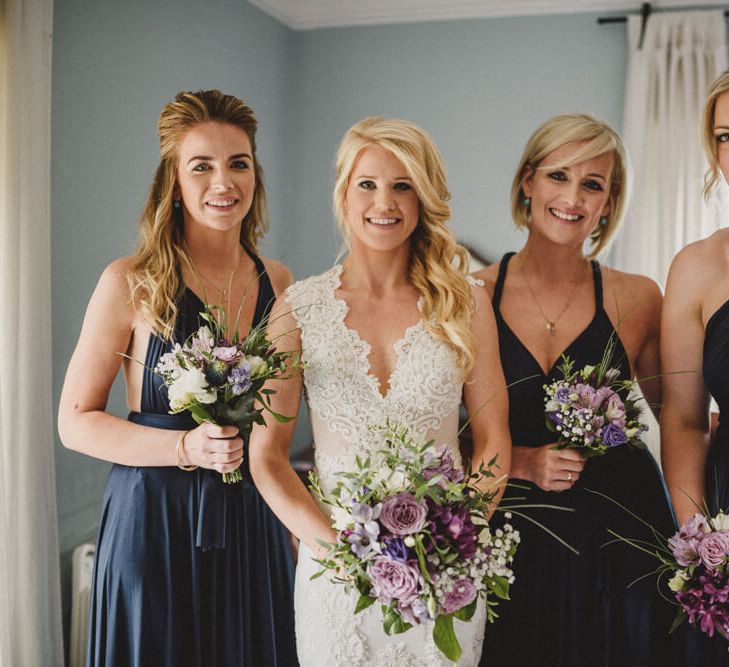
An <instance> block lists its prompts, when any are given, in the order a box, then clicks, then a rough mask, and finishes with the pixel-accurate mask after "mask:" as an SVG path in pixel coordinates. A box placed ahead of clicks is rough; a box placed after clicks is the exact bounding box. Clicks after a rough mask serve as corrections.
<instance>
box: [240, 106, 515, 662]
mask: <svg viewBox="0 0 729 667" xmlns="http://www.w3.org/2000/svg"><path fill="white" fill-rule="evenodd" d="M448 199H449V193H448V189H447V184H446V177H445V169H444V167H443V162H442V159H441V157H440V154H439V152H438V150H437V148H436V146H435V144H434V142H433V140H432V139H431V138H430V137H429V136H428V135H427V134H426V133H425V132H424V131H423V130H421V129H420V128H418V127H417V126H415V125H414V124H412V123H409V122H407V121H403V120H390V119H384V118H367V119H365V120H363V121H361V122H359V123H356V124H355V125H354V126H353V127H352V128H350V129H349V131H348V132H347V133H346V134H345V136H344V138H343V140H342V143H341V145H340V148H339V152H338V154H337V159H336V182H335V186H334V210H335V214H336V217H337V219H338V221H339V224H340V225H341V227H342V229H343V232H344V237H345V240H346V247H347V251H348V252H347V256H346V259H345V260H344V262H343V263H342V264H337V265H336V266H334V267H333V268H332V269H330V270H329V271H327V272H326V273H324V274H322V275H319V276H314V277H312V278H308V279H306V280H302V281H299V282H297V283H295V284H294V285H292V286H291V287H289V289H288V290H287V291H286V296H285V297H283V298H281V299H279V303H278V304H277V308H276V309H275V310H276V311H277V312H278V313H279V314H280V316H279V317H278V318H277V319H276V320H275V323H274V324H273V325H272V326H273V329H274V330H276V331H278V332H279V333H280V335H281V336H282V338H281V341H282V343H281V344H282V345H285V346H287V347H288V348H289V349H297V350H298V349H301V350H302V355H303V360H304V361H305V363H306V366H305V370H304V373H303V385H304V386H305V387H306V398H307V402H308V406H309V414H310V418H311V423H312V428H313V432H314V441H315V446H316V449H315V462H316V467H317V471H318V475H319V479H320V481H321V485H322V488H323V489H324V491H325V492H330V491H331V490H332V487H333V486H334V484H336V480H337V473H338V472H342V471H351V470H353V469H354V468H355V459H356V458H357V457H361V458H365V457H367V456H372V457H373V458H374V460H376V458H377V456H378V453H377V452H378V450H379V449H380V447H381V443H380V442H379V439H378V438H379V436H378V433H377V430H376V429H374V430H373V428H372V427H377V426H381V425H384V424H385V423H387V422H389V423H390V424H398V425H400V426H404V427H407V428H408V429H409V430H410V432H411V434H412V435H413V436H414V437H416V438H424V439H426V440H430V439H434V440H437V442H438V443H444V444H447V446H448V447H449V448H451V451H452V454H453V458H454V460H455V461H456V465H461V456H460V453H459V450H458V436H457V434H458V409H459V405H460V403H461V396H463V400H464V401H465V404H466V407H467V409H468V410H469V414H470V416H471V426H472V430H473V435H474V454H473V465H474V467H476V468H478V466H479V464H480V463H484V464H485V463H487V462H488V461H490V460H491V459H492V458H493V457H494V456H498V464H499V465H500V466H501V470H502V472H503V473H504V474H506V472H507V471H508V468H509V457H510V451H509V438H508V432H507V425H506V412H507V406H506V388H505V386H504V380H503V376H502V374H501V371H500V367H499V364H498V348H497V344H496V333H495V329H494V321H493V313H492V311H491V307H490V305H489V304H488V301H487V300H486V298H485V291H484V290H483V288H482V287H479V286H477V285H471V284H469V280H468V279H467V276H466V274H465V272H464V268H465V267H464V254H463V249H462V248H460V247H459V246H458V245H457V244H456V243H455V241H454V239H453V235H452V232H451V231H450V230H449V228H448V226H447V221H448V218H449V217H450V208H449V205H448ZM283 341H286V342H285V343H284V342H283ZM476 341H479V344H478V345H477V344H476ZM300 388H301V382H299V383H298V385H297V384H296V383H294V382H293V381H287V382H286V383H282V384H281V385H280V386H278V387H276V389H277V390H278V393H277V394H276V397H275V406H277V407H275V408H274V409H277V410H283V411H284V412H286V411H288V413H290V412H291V411H293V410H295V409H296V407H298V404H299V398H300ZM272 427H273V428H271V429H269V430H264V429H258V430H256V431H254V433H253V435H252V438H251V471H252V473H253V477H254V479H255V480H256V484H257V485H258V487H259V489H260V490H261V493H262V494H263V496H264V497H265V498H266V500H267V501H268V503H269V504H270V506H271V508H272V509H273V510H274V512H276V513H277V514H278V516H279V517H280V518H281V520H282V521H283V522H284V523H285V524H286V525H287V526H288V527H289V529H290V530H291V531H292V532H293V533H294V534H295V535H296V536H297V537H299V539H300V540H301V546H300V549H299V558H298V564H297V575H296V626H297V648H298V654H299V660H300V661H301V664H302V665H316V666H317V667H320V666H326V665H332V666H334V665H345V664H358V665H359V664H362V665H370V664H372V665H379V664H391V663H392V664H395V663H397V664H418V665H420V664H423V665H430V664H440V663H439V659H438V658H437V653H436V649H435V646H434V644H433V639H432V634H431V630H432V628H431V626H430V625H429V624H424V625H417V626H416V627H414V628H413V629H412V630H409V631H408V632H407V633H405V634H403V635H398V636H397V637H389V636H387V635H385V633H384V632H383V630H382V622H381V615H380V610H379V609H378V608H375V607H371V608H370V609H367V610H365V611H363V612H361V613H359V614H357V615H356V616H355V615H354V613H353V610H354V607H355V603H356V597H355V596H353V595H352V594H351V593H348V592H345V590H344V589H343V587H341V586H336V585H334V584H332V583H330V582H328V581H327V580H326V578H324V577H320V578H318V579H315V580H311V575H313V574H314V573H315V572H316V571H317V569H318V565H317V563H316V561H315V558H316V557H317V555H321V554H322V553H324V549H323V547H322V544H321V543H322V542H325V543H326V542H332V541H334V539H335V537H334V531H333V529H332V522H331V518H330V517H328V516H327V515H326V514H325V513H324V512H323V511H322V509H320V507H319V506H318V505H317V503H316V502H315V501H314V500H313V499H312V497H311V496H310V495H309V494H308V492H307V490H306V488H305V487H304V485H303V484H301V482H299V481H298V479H297V477H296V475H295V473H294V471H293V470H292V469H291V467H290V465H289V463H288V447H289V443H290V440H291V435H292V429H293V426H292V425H291V424H277V425H272ZM484 619H485V609H484V607H483V606H481V605H480V606H479V608H478V611H477V612H476V619H474V621H473V622H471V623H461V622H460V621H457V622H456V625H457V627H456V632H457V633H458V635H459V636H460V637H461V645H462V646H463V647H464V653H463V656H462V658H461V660H460V662H459V664H463V665H474V664H475V663H476V662H477V661H478V657H479V653H480V639H481V636H482V634H483V622H484Z"/></svg>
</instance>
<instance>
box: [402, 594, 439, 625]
mask: <svg viewBox="0 0 729 667" xmlns="http://www.w3.org/2000/svg"><path fill="white" fill-rule="evenodd" d="M397 611H398V612H399V613H400V616H402V618H403V620H404V621H405V622H406V623H410V625H420V624H421V623H426V622H427V621H430V620H432V619H431V618H430V614H429V613H428V605H427V604H425V602H423V601H422V600H420V599H418V598H416V599H415V600H413V601H412V603H411V604H409V605H407V604H403V603H402V602H399V603H398V605H397Z"/></svg>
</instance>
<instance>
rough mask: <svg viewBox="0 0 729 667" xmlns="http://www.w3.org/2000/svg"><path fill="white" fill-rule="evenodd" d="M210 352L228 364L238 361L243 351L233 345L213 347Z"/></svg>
mask: <svg viewBox="0 0 729 667" xmlns="http://www.w3.org/2000/svg"><path fill="white" fill-rule="evenodd" d="M212 354H213V356H214V357H215V358H216V359H220V360H221V361H225V362H226V363H228V364H232V363H233V362H235V361H238V359H240V358H241V356H242V355H243V353H242V352H241V351H240V350H239V349H238V348H237V347H236V346H235V345H233V346H231V347H215V348H213V352H212Z"/></svg>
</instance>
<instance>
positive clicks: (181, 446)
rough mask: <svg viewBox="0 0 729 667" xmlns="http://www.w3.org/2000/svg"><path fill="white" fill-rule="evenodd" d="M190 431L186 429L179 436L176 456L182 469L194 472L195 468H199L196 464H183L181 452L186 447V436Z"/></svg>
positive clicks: (178, 465)
mask: <svg viewBox="0 0 729 667" xmlns="http://www.w3.org/2000/svg"><path fill="white" fill-rule="evenodd" d="M189 432H190V431H185V432H184V433H183V434H182V435H181V436H180V437H179V438H177V444H176V445H175V456H176V457H177V467H178V468H179V469H180V470H185V471H186V472H192V471H193V470H197V466H196V465H190V466H184V465H182V461H180V452H181V451H182V450H183V449H184V447H185V438H186V437H187V434H188V433H189Z"/></svg>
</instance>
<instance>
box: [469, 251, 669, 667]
mask: <svg viewBox="0 0 729 667" xmlns="http://www.w3.org/2000/svg"><path fill="white" fill-rule="evenodd" d="M513 255H514V253H510V254H507V255H505V256H504V258H503V259H502V260H501V264H500V267H499V275H498V279H497V283H496V286H495V289H494V296H493V306H494V312H495V315H496V325H497V329H498V335H499V346H500V355H501V363H502V367H503V369H504V375H505V378H506V382H507V384H508V385H509V426H510V431H511V437H512V445H513V446H514V447H529V448H536V447H541V446H543V445H547V444H549V443H553V442H555V440H556V437H555V434H554V433H552V432H551V431H550V430H549V429H548V428H547V425H546V419H545V414H544V385H545V384H548V383H551V382H553V381H554V380H556V379H558V378H561V377H562V375H561V373H560V371H559V370H558V369H557V366H558V365H559V364H560V363H561V359H558V360H557V361H556V362H555V364H554V366H553V367H552V368H551V369H549V371H548V373H547V374H546V375H545V373H544V371H543V369H542V368H541V367H540V365H539V363H538V362H537V361H536V359H535V358H534V356H533V355H532V354H531V353H530V352H529V350H528V349H527V348H526V346H525V345H524V344H523V343H522V341H521V340H519V338H518V337H517V336H516V334H515V333H514V332H513V330H512V329H511V327H510V326H509V324H508V323H507V322H506V320H505V319H504V317H503V315H502V314H501V308H500V306H501V303H502V299H503V295H504V284H505V282H506V280H507V279H508V269H509V261H510V259H511V258H512V256H513ZM592 280H593V288H594V299H595V314H594V316H593V318H592V320H591V321H590V323H589V324H588V325H587V327H585V329H583V330H582V331H581V332H580V333H579V334H578V335H577V337H576V338H575V339H574V340H573V341H572V342H571V343H570V344H569V345H568V347H567V348H566V349H565V350H564V354H565V355H568V356H569V357H570V359H572V360H573V361H574V362H575V364H576V367H577V368H580V367H583V366H585V365H587V364H596V363H598V362H599V361H600V360H601V358H602V356H603V353H604V351H605V349H606V346H607V344H608V342H609V341H610V340H611V339H612V340H615V351H614V355H613V360H612V366H614V367H616V368H618V370H619V371H620V377H621V378H622V379H630V377H631V369H630V363H629V360H628V358H627V354H626V352H625V348H624V347H623V344H622V341H621V340H620V337H619V336H618V332H616V330H615V328H614V327H613V324H612V322H611V321H610V318H609V316H608V314H607V312H606V311H605V309H604V306H603V285H602V274H601V270H600V266H599V264H598V263H597V262H596V261H593V262H592ZM568 316H569V311H567V312H566V313H565V317H568ZM563 323H564V319H563ZM525 378H526V379H525ZM511 483H512V486H511V487H510V488H509V489H507V492H506V498H507V499H509V501H510V502H513V503H517V504H523V505H526V506H530V505H531V506H532V507H529V508H528V509H525V510H524V511H525V513H528V515H529V516H530V517H531V518H533V519H534V520H536V521H538V522H540V523H541V524H543V525H544V526H546V527H547V528H548V529H549V530H551V531H553V532H554V533H556V534H557V535H558V536H559V537H561V538H562V539H564V540H565V541H567V542H568V543H569V544H571V545H572V546H573V547H574V548H576V549H577V550H578V551H579V552H580V555H579V556H576V555H574V554H572V553H571V552H570V551H568V550H567V549H566V548H565V547H564V546H562V545H561V544H559V543H558V542H557V541H556V540H555V539H554V538H553V537H551V536H550V535H548V534H547V533H546V532H544V531H542V530H541V529H540V528H538V527H536V526H535V525H534V524H533V523H532V522H531V521H529V520H526V519H523V518H520V517H518V516H516V517H515V518H514V524H515V526H516V527H517V528H518V530H519V531H520V532H521V545H520V546H519V550H518V551H517V555H516V559H515V562H514V572H515V575H516V581H515V583H514V585H513V586H512V587H511V590H510V595H511V601H510V602H508V603H505V604H503V605H500V606H499V609H498V613H499V619H498V620H497V621H496V623H495V624H494V625H493V626H489V627H487V629H486V639H485V643H484V650H483V658H482V663H481V664H482V665H488V666H489V667H491V666H492V665H499V666H505V665H514V666H517V665H518V666H519V667H530V666H534V667H536V666H540V667H541V666H542V665H549V666H552V665H554V666H555V667H556V666H560V667H563V666H573V667H583V666H584V665H590V666H591V667H592V666H597V665H605V666H607V665H610V666H612V665H615V666H617V665H620V666H621V667H623V666H625V665H633V666H635V667H639V666H640V667H643V666H646V665H651V666H652V665H671V664H680V659H679V657H677V656H676V655H672V651H675V645H674V646H673V647H672V646H671V641H674V642H675V639H673V640H669V639H668V630H669V628H670V626H671V621H672V617H673V614H674V610H673V608H672V607H671V606H670V605H667V604H666V603H665V602H664V601H663V600H662V599H661V597H660V595H659V594H658V592H657V591H656V586H655V581H654V580H648V579H645V580H643V581H642V582H639V583H637V584H635V585H633V586H631V587H630V588H628V585H629V584H630V583H631V582H632V581H633V580H634V579H637V578H639V577H640V576H641V575H643V574H646V573H648V572H650V571H651V570H653V569H654V568H655V565H656V564H655V562H654V560H653V559H651V558H650V557H646V556H643V555H642V554H640V553H639V552H637V551H634V550H632V549H630V548H628V547H626V546H624V545H620V544H611V545H607V543H608V542H609V541H610V540H611V539H612V538H611V535H610V534H609V533H608V530H609V529H611V530H614V531H616V532H617V533H619V534H621V535H624V536H626V537H634V538H640V539H652V535H651V534H650V532H649V531H648V530H647V529H645V527H644V526H643V525H642V524H640V523H639V522H637V521H635V520H634V519H633V518H632V517H631V516H630V515H629V514H628V512H627V511H625V510H622V509H620V508H618V507H616V506H615V505H614V504H613V503H611V502H609V501H608V500H606V499H605V498H603V497H601V496H598V495H595V494H594V493H591V491H597V492H599V493H601V494H604V495H606V496H608V497H610V498H612V499H614V500H616V501H618V502H620V503H622V504H623V505H625V506H626V507H627V508H629V509H630V510H632V511H634V512H635V513H637V514H638V515H640V516H642V517H643V518H644V519H645V520H646V521H648V522H649V523H650V524H652V525H653V526H655V527H656V529H657V530H658V531H660V532H661V533H663V534H669V532H670V531H672V529H673V521H672V517H671V513H670V509H669V505H668V501H667V497H666V493H665V487H664V485H663V482H662V478H661V476H660V473H659V471H658V468H657V465H656V463H655V461H654V460H653V457H652V456H651V455H650V453H648V452H647V451H644V450H637V449H633V448H630V447H627V446H622V447H616V448H615V449H612V450H610V451H608V453H607V454H605V455H604V456H601V457H597V458H594V459H591V460H590V461H588V462H587V464H586V465H585V468H584V470H583V472H582V474H581V475H580V478H579V480H578V481H577V482H576V483H575V484H574V486H573V487H572V488H571V489H569V490H567V491H564V492H561V493H558V492H549V491H543V490H542V489H540V488H539V487H538V486H537V485H536V484H533V483H532V482H529V481H526V480H522V479H512V480H511ZM540 505H556V506H560V507H565V508H568V509H569V510H571V511H569V512H563V511H557V510H550V509H543V508H540V507H539V506H540ZM606 545H607V546H606ZM679 653H680V652H679Z"/></svg>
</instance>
